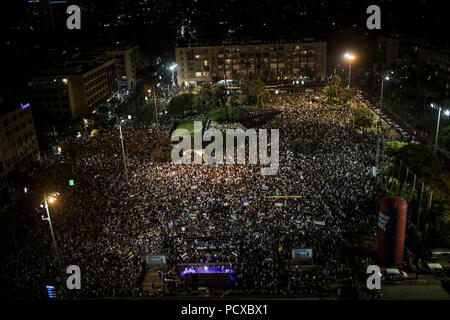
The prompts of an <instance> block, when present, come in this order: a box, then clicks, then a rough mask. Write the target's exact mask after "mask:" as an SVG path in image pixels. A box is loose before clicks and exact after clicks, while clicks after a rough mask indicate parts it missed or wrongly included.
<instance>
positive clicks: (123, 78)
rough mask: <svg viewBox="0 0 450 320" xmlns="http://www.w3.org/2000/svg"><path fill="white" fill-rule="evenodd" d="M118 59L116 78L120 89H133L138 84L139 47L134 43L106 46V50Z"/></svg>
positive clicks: (109, 54)
mask: <svg viewBox="0 0 450 320" xmlns="http://www.w3.org/2000/svg"><path fill="white" fill-rule="evenodd" d="M104 52H105V53H106V54H107V55H108V56H109V57H111V58H114V59H115V61H116V80H117V87H118V89H119V90H120V91H125V90H132V89H134V88H135V86H136V66H137V61H138V56H139V48H138V47H137V46H133V45H124V46H120V47H114V48H106V49H105V51H104Z"/></svg>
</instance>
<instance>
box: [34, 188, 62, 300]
mask: <svg viewBox="0 0 450 320" xmlns="http://www.w3.org/2000/svg"><path fill="white" fill-rule="evenodd" d="M58 197H59V192H53V193H51V194H50V195H49V196H48V197H46V196H45V193H44V200H43V202H44V204H42V202H41V205H40V207H41V208H45V212H46V213H47V216H44V215H42V216H41V218H42V220H46V221H48V224H49V226H50V234H51V235H52V241H53V246H54V247H55V253H56V265H57V267H58V269H59V272H61V260H60V257H59V251H58V245H57V244H56V238H55V233H54V232H53V225H52V219H51V217H50V211H49V210H48V204H49V203H50V204H53V203H55V202H56V200H57V199H58ZM60 276H61V280H62V279H63V276H62V275H60ZM60 285H61V292H62V290H63V289H62V288H63V287H62V284H60Z"/></svg>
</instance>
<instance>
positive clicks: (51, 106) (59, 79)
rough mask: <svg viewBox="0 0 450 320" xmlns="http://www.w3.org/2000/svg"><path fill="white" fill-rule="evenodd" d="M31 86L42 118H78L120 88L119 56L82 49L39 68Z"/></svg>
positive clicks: (58, 120)
mask: <svg viewBox="0 0 450 320" xmlns="http://www.w3.org/2000/svg"><path fill="white" fill-rule="evenodd" d="M28 89H29V90H28V93H29V95H30V99H31V103H32V104H33V106H34V110H35V111H36V116H37V118H36V119H38V120H39V122H41V121H42V122H44V123H45V122H64V121H67V120H71V119H75V118H77V117H79V116H81V115H83V114H86V113H87V112H90V111H91V110H93V109H94V108H95V107H97V106H99V105H100V104H102V103H105V102H106V100H107V99H108V98H109V97H110V96H111V95H112V94H113V93H114V92H116V91H117V82H116V70H115V60H114V59H113V58H110V57H108V56H105V55H103V56H102V55H99V56H92V55H82V54H81V53H77V54H75V55H72V56H68V57H64V58H63V59H61V60H60V61H57V62H56V63H55V65H53V66H49V67H46V68H42V69H40V70H37V71H36V72H35V75H34V76H32V77H31V79H30V81H29V82H28ZM38 120H37V121H38Z"/></svg>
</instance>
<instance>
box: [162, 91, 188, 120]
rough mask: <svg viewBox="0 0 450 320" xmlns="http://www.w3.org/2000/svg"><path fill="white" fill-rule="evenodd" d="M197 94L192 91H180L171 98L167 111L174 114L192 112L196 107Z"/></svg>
mask: <svg viewBox="0 0 450 320" xmlns="http://www.w3.org/2000/svg"><path fill="white" fill-rule="evenodd" d="M194 98H195V95H194V94H193V93H190V92H182V93H179V94H177V95H175V96H173V97H172V99H170V102H169V105H168V106H167V113H169V114H170V115H172V116H176V115H184V113H185V112H190V111H192V110H193V107H194Z"/></svg>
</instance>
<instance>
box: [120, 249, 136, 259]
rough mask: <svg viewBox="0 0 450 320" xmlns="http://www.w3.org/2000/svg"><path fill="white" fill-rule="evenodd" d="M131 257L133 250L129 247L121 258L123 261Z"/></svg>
mask: <svg viewBox="0 0 450 320" xmlns="http://www.w3.org/2000/svg"><path fill="white" fill-rule="evenodd" d="M133 257H134V253H133V250H131V249H130V250H128V251H127V253H126V254H125V255H124V256H122V260H123V261H125V260H130V259H131V258H133Z"/></svg>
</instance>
